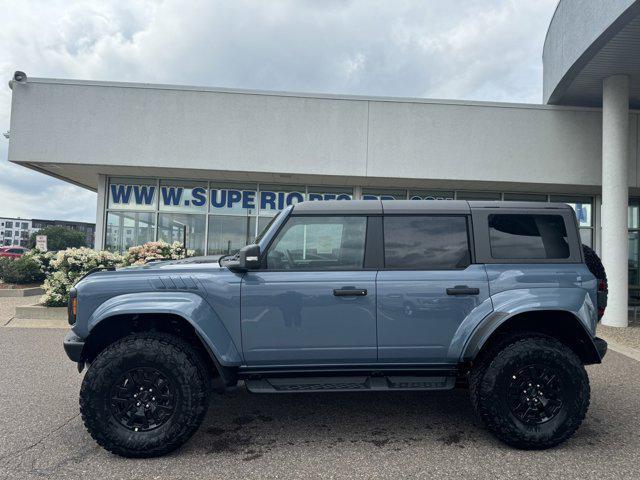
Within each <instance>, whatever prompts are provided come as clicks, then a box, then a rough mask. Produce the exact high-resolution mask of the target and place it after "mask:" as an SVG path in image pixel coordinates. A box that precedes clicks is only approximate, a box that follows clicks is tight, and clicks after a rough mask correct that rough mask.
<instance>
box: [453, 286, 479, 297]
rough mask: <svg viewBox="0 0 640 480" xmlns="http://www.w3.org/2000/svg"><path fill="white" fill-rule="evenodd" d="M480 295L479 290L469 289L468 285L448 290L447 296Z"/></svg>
mask: <svg viewBox="0 0 640 480" xmlns="http://www.w3.org/2000/svg"><path fill="white" fill-rule="evenodd" d="M478 294H480V289H479V288H472V287H467V286H466V285H456V286H455V287H449V288H447V295H478Z"/></svg>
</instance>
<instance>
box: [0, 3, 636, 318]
mask: <svg viewBox="0 0 640 480" xmlns="http://www.w3.org/2000/svg"><path fill="white" fill-rule="evenodd" d="M543 64H544V101H545V104H544V105H531V104H513V103H487V102H460V101H454V100H426V99H407V98H379V97H361V96H344V95H318V94H300V93H289V92H258V91H241V90H231V89H219V88H206V87H183V86H172V85H149V84H131V83H113V82H95V81H75V80H56V79H38V78H27V77H26V75H25V76H21V75H18V76H17V77H16V78H15V79H14V81H12V82H11V87H12V89H13V102H12V114H11V127H10V131H11V135H10V144H9V160H10V161H12V162H15V163H19V164H21V165H24V166H25V167H28V168H31V169H34V170H38V171H41V172H43V173H45V174H48V175H52V176H54V177H57V178H62V179H64V180H66V181H69V182H72V183H74V184H77V185H81V186H84V187H86V188H89V189H92V190H95V191H97V192H98V206H97V222H96V237H95V238H96V240H95V244H96V247H97V248H108V249H111V250H120V251H121V250H123V249H125V248H127V247H128V246H131V245H135V244H140V243H143V242H145V241H148V240H153V239H162V240H167V241H174V240H178V241H186V243H187V246H188V247H189V248H192V249H195V250H196V251H198V252H199V253H210V254H214V253H227V252H233V251H235V250H237V249H238V248H239V247H240V246H242V245H244V244H245V243H246V242H248V241H250V240H251V239H252V238H253V237H254V236H255V235H256V233H257V232H258V231H259V230H260V229H261V228H262V227H263V226H264V225H265V224H266V223H267V222H268V221H269V219H270V218H271V217H272V216H273V215H274V214H275V213H276V212H277V211H279V210H280V209H281V208H283V207H284V206H285V205H287V204H289V203H295V202H297V201H300V200H303V199H310V200H323V199H329V198H343V199H346V198H378V197H383V198H414V199H447V198H458V199H496V200H500V199H503V200H534V201H540V202H547V201H562V202H566V203H569V204H571V205H572V206H573V207H574V209H575V210H576V214H577V217H578V219H579V222H580V227H581V236H582V239H583V242H584V243H586V244H588V245H592V246H594V247H595V248H596V250H598V251H599V252H601V253H603V257H604V261H605V263H606V266H607V270H608V272H609V279H610V288H611V295H610V302H609V305H610V306H609V309H608V312H607V316H606V317H605V321H607V322H609V323H618V324H624V323H625V322H626V317H627V310H626V309H627V292H628V291H631V292H632V294H633V295H635V294H636V292H637V293H638V295H640V273H639V268H640V258H639V255H640V248H639V245H640V227H639V225H640V200H638V198H640V171H639V168H638V167H639V163H640V148H639V137H640V122H639V118H638V117H639V112H638V111H636V110H631V111H630V110H629V107H630V106H631V108H638V107H640V68H639V67H640V0H637V1H630V0H610V1H607V2H604V1H595V0H592V1H586V0H583V1H580V0H571V1H570V0H563V1H560V2H559V5H558V8H557V10H556V12H555V14H554V17H553V19H552V21H551V24H550V26H549V31H548V34H547V38H546V41H545V45H544V53H543ZM627 205H629V208H627ZM628 242H629V243H628ZM628 283H630V284H631V285H630V288H629V287H628Z"/></svg>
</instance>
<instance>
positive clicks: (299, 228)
mask: <svg viewBox="0 0 640 480" xmlns="http://www.w3.org/2000/svg"><path fill="white" fill-rule="evenodd" d="M366 231H367V218H366V217H320V216H317V217H316V216H308V217H290V218H289V220H287V223H286V224H285V226H284V227H283V228H282V230H280V232H278V236H277V237H276V239H275V240H274V242H273V244H272V245H271V247H270V248H269V251H268V253H267V268H269V269H272V270H352V269H361V268H362V266H363V262H364V245H365V237H366Z"/></svg>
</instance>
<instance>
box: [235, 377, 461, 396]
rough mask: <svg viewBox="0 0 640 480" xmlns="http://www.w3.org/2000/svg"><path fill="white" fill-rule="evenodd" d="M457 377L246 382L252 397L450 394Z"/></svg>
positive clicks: (346, 378) (345, 378)
mask: <svg viewBox="0 0 640 480" xmlns="http://www.w3.org/2000/svg"><path fill="white" fill-rule="evenodd" d="M455 383H456V377H454V376H448V377H429V376H422V377H418V376H383V377H377V376H376V377H371V376H355V377H300V378H261V379H247V380H245V385H246V386H247V389H248V390H249V391H250V392H253V393H290V392H344V391H397V390H450V389H452V388H453V387H454V386H455Z"/></svg>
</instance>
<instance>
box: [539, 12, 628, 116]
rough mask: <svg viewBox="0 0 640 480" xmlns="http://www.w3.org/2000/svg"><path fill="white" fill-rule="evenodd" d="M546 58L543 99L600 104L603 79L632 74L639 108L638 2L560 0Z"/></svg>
mask: <svg viewBox="0 0 640 480" xmlns="http://www.w3.org/2000/svg"><path fill="white" fill-rule="evenodd" d="M542 59H543V65H544V86H543V90H544V101H545V103H548V104H554V105H573V106H589V107H598V106H601V105H602V82H603V80H604V79H605V78H607V77H610V76H613V75H628V76H629V80H630V106H631V107H632V108H640V0H608V1H606V2H603V1H600V2H595V1H593V2H585V1H567V0H560V2H559V3H558V7H557V8H556V11H555V13H554V16H553V18H552V20H551V23H550V25H549V30H548V32H547V38H546V39H545V43H544V50H543V55H542Z"/></svg>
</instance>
